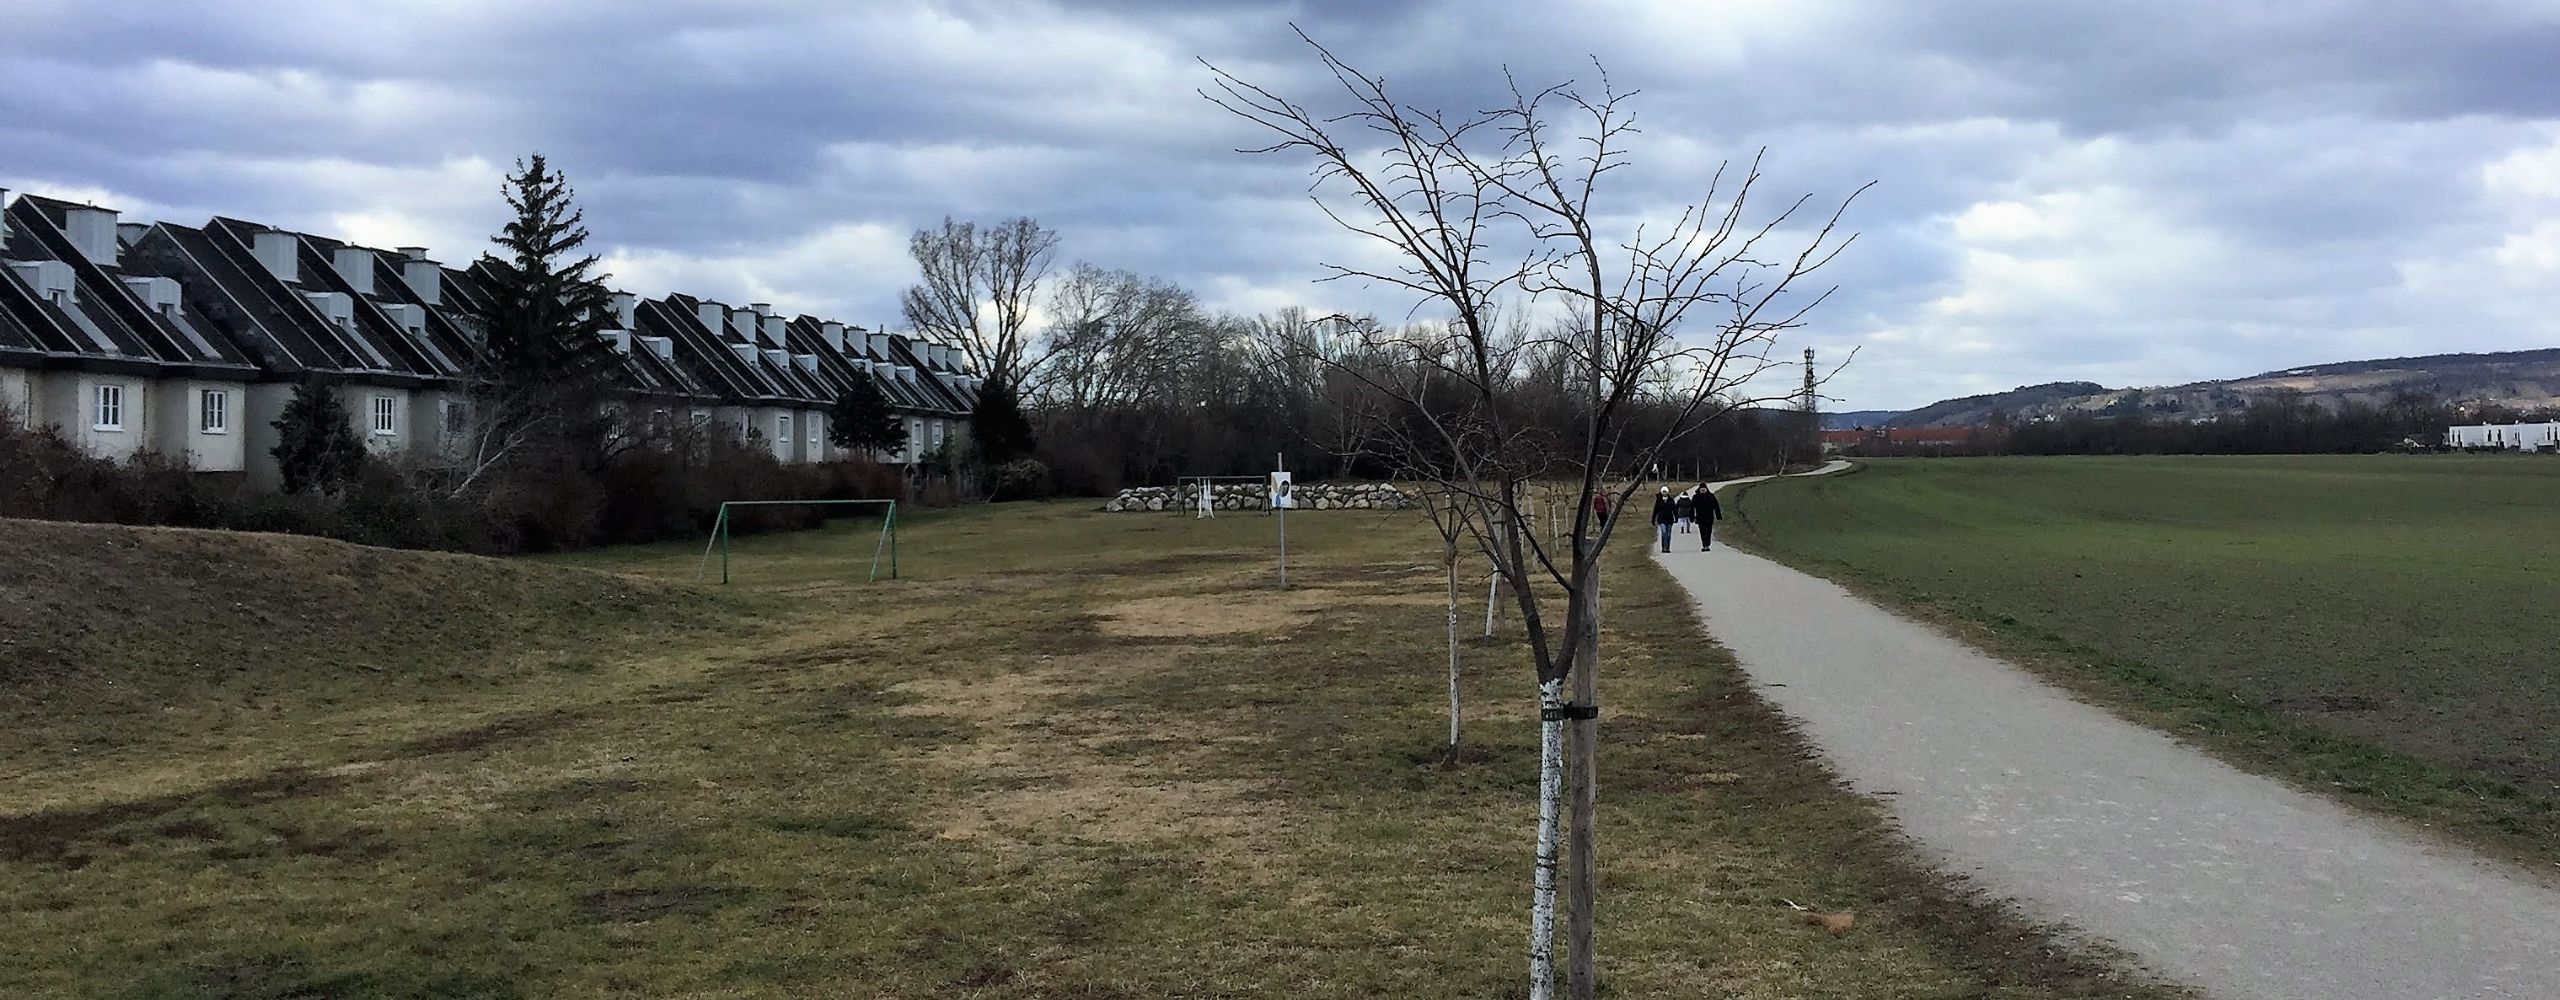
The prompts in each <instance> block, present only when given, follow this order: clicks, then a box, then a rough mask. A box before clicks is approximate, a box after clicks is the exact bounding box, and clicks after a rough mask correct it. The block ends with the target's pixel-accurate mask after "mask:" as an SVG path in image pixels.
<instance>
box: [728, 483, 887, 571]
mask: <svg viewBox="0 0 2560 1000" xmlns="http://www.w3.org/2000/svg"><path fill="white" fill-rule="evenodd" d="M731 507H883V508H886V509H887V511H886V513H885V514H884V516H882V517H881V518H880V540H879V541H877V542H874V543H872V546H871V579H870V581H869V582H872V583H878V582H880V556H881V554H882V553H884V552H885V553H887V554H888V556H889V579H892V580H895V579H897V578H898V502H897V501H895V500H723V501H721V502H720V514H719V516H718V517H715V518H713V519H712V521H711V540H710V541H707V542H704V543H703V545H702V561H701V562H700V563H698V564H696V565H695V566H694V568H693V578H694V579H696V580H700V579H702V574H703V572H704V571H705V570H707V569H709V568H710V566H711V553H712V552H713V551H714V550H717V551H718V552H719V553H720V584H721V586H724V587H725V586H728V584H729V508H731Z"/></svg>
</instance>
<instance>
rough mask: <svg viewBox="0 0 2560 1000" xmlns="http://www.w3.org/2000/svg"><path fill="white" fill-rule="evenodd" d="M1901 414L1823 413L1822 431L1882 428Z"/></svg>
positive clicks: (1898, 412)
mask: <svg viewBox="0 0 2560 1000" xmlns="http://www.w3.org/2000/svg"><path fill="white" fill-rule="evenodd" d="M1901 413H1902V411H1900V410H1850V411H1848V412H1845V413H1825V414H1823V415H1822V429H1823V430H1826V431H1846V430H1855V429H1857V428H1860V427H1882V426H1884V425H1885V422H1886V421H1889V420H1892V419H1893V418H1894V417H1896V416H1898V415H1900V414H1901Z"/></svg>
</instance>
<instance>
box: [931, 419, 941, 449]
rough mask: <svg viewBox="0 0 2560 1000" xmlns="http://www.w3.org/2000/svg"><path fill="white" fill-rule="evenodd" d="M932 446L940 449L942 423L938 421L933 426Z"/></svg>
mask: <svg viewBox="0 0 2560 1000" xmlns="http://www.w3.org/2000/svg"><path fill="white" fill-rule="evenodd" d="M933 446H934V447H936V448H940V447H942V422H941V421H939V420H937V421H934V424H933Z"/></svg>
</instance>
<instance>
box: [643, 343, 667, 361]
mask: <svg viewBox="0 0 2560 1000" xmlns="http://www.w3.org/2000/svg"><path fill="white" fill-rule="evenodd" d="M640 339H641V341H643V342H645V343H647V344H648V345H649V353H652V354H655V355H657V356H658V360H660V361H673V360H675V359H676V339H675V338H674V337H642V338H640Z"/></svg>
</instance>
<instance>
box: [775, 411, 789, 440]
mask: <svg viewBox="0 0 2560 1000" xmlns="http://www.w3.org/2000/svg"><path fill="white" fill-rule="evenodd" d="M773 441H774V443H775V444H790V443H791V418H790V416H788V415H785V416H779V417H775V418H773Z"/></svg>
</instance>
